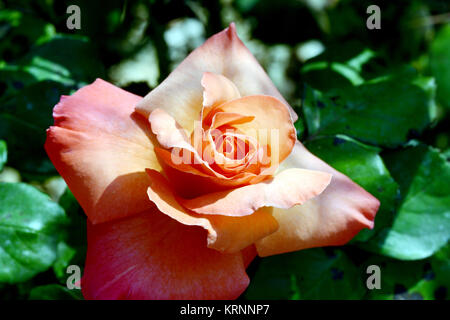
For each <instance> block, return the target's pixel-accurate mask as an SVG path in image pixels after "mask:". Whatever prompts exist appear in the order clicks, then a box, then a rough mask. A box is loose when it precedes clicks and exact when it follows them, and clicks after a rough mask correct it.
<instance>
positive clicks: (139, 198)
mask: <svg viewBox="0 0 450 320" xmlns="http://www.w3.org/2000/svg"><path fill="white" fill-rule="evenodd" d="M140 99H141V98H140V97H138V96H135V95H133V94H131V93H128V92H126V91H124V90H122V89H119V88H117V87H115V86H113V85H111V84H109V83H107V82H105V81H103V80H100V79H98V80H96V81H95V82H94V83H93V84H91V85H88V86H85V87H83V88H81V89H80V90H78V91H77V92H75V93H74V94H73V95H71V96H69V97H65V96H63V97H62V98H61V101H60V102H59V103H58V104H57V105H56V106H55V108H54V110H53V117H54V119H55V123H54V126H52V127H50V129H48V131H47V141H46V143H45V149H46V151H47V154H48V155H49V157H50V159H51V161H52V162H53V164H54V165H55V167H56V169H57V170H58V172H59V173H60V174H61V176H62V177H63V178H64V180H65V181H66V183H67V185H68V187H69V189H70V190H71V191H72V192H73V194H74V195H75V197H76V198H77V200H78V201H79V203H80V205H81V206H82V207H83V209H84V211H85V212H86V214H87V216H88V217H89V219H90V221H91V222H93V223H100V222H105V221H109V220H112V219H116V218H121V217H125V216H128V215H132V214H135V213H139V212H141V211H143V210H146V209H148V208H149V207H151V203H149V201H148V198H147V195H146V189H147V186H148V177H147V176H146V174H145V168H153V169H156V170H161V167H160V165H159V162H158V160H157V158H156V155H155V153H154V151H153V143H152V139H153V137H152V134H151V132H150V129H149V125H148V122H147V121H146V119H145V118H143V117H142V116H141V115H139V114H137V113H135V112H134V106H135V105H136V103H137V102H138V101H139V100H140Z"/></svg>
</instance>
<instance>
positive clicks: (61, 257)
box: [53, 241, 76, 283]
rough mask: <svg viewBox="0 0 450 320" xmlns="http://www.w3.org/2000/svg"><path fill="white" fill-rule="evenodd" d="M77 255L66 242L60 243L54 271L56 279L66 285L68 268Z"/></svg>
mask: <svg viewBox="0 0 450 320" xmlns="http://www.w3.org/2000/svg"><path fill="white" fill-rule="evenodd" d="M75 254H76V250H75V249H73V248H72V247H70V246H68V245H67V243H65V242H64V241H61V242H60V243H58V246H57V249H56V260H55V263H54V264H53V271H54V272H55V275H56V277H57V278H58V279H59V280H60V281H61V282H63V283H65V281H66V278H67V273H66V270H67V267H68V266H69V265H70V261H71V260H72V259H73V257H74V256H75Z"/></svg>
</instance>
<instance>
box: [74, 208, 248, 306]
mask: <svg viewBox="0 0 450 320" xmlns="http://www.w3.org/2000/svg"><path fill="white" fill-rule="evenodd" d="M205 234H206V232H205V230H203V229H201V228H199V227H187V226H185V225H182V224H180V223H178V222H177V221H175V220H173V219H171V218H169V217H167V216H166V215H164V214H162V213H161V212H158V211H157V210H156V208H153V209H152V210H149V211H146V212H143V213H141V214H138V215H135V216H133V217H128V218H125V219H120V220H116V221H112V222H107V223H102V224H98V225H92V224H88V250H87V257H86V265H85V269H84V274H83V278H82V285H81V287H82V292H83V295H84V297H85V298H86V299H102V300H109V299H127V300H128V299H130V300H141V299H142V300H143V299H236V298H237V297H238V296H239V295H240V294H241V293H242V292H243V291H244V290H245V289H246V288H247V286H248V283H249V279H248V276H247V274H246V273H245V265H246V264H248V263H249V261H251V259H252V258H253V257H252V252H251V249H245V251H244V252H242V253H241V252H237V253H234V254H223V253H220V252H218V251H216V250H212V249H209V248H207V247H206V245H205V236H206V235H205Z"/></svg>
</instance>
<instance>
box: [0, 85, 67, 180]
mask: <svg viewBox="0 0 450 320" xmlns="http://www.w3.org/2000/svg"><path fill="white" fill-rule="evenodd" d="M69 92H70V88H68V87H66V86H64V85H62V84H60V83H57V82H53V81H43V82H40V83H36V84H33V85H30V86H29V87H26V88H24V89H22V90H21V91H20V93H18V94H16V95H14V96H13V97H11V98H10V99H8V100H7V101H5V102H3V103H2V104H1V105H0V139H4V140H5V141H6V142H7V143H8V147H9V148H10V149H11V150H14V153H11V155H10V159H9V161H8V162H9V163H10V165H11V166H13V167H15V168H17V169H19V170H20V171H25V172H37V173H54V172H55V169H54V168H53V165H52V164H51V163H50V161H49V160H48V157H47V155H46V154H45V151H44V148H43V146H44V142H45V136H46V135H45V130H46V129H47V128H48V127H49V126H51V125H52V124H53V119H52V109H53V107H54V106H55V105H56V104H57V103H58V101H59V99H60V96H61V95H62V94H68V93H69Z"/></svg>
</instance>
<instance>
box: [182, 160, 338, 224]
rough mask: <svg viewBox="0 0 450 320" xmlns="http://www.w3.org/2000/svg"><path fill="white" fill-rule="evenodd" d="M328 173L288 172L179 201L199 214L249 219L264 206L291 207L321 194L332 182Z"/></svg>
mask: <svg viewBox="0 0 450 320" xmlns="http://www.w3.org/2000/svg"><path fill="white" fill-rule="evenodd" d="M330 180H331V175H330V174H329V173H325V172H320V171H312V170H304V169H297V168H293V169H287V170H284V171H282V172H280V173H278V174H277V175H275V177H274V178H272V179H270V180H268V181H265V182H260V183H257V184H253V185H249V186H244V187H241V188H236V189H232V190H228V191H221V192H214V193H209V194H205V195H203V196H200V197H197V198H194V199H180V203H181V204H182V205H183V206H184V207H186V208H187V209H189V210H191V211H194V212H195V213H199V214H220V215H226V216H234V217H239V216H246V215H249V214H252V213H253V212H255V211H256V210H258V209H259V208H261V207H275V208H284V209H287V208H291V207H292V206H294V205H297V204H303V203H305V202H306V201H307V200H309V199H311V198H313V197H315V196H317V195H318V194H320V193H321V192H322V191H323V190H324V189H325V188H326V187H327V186H328V184H329V183H330Z"/></svg>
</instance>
